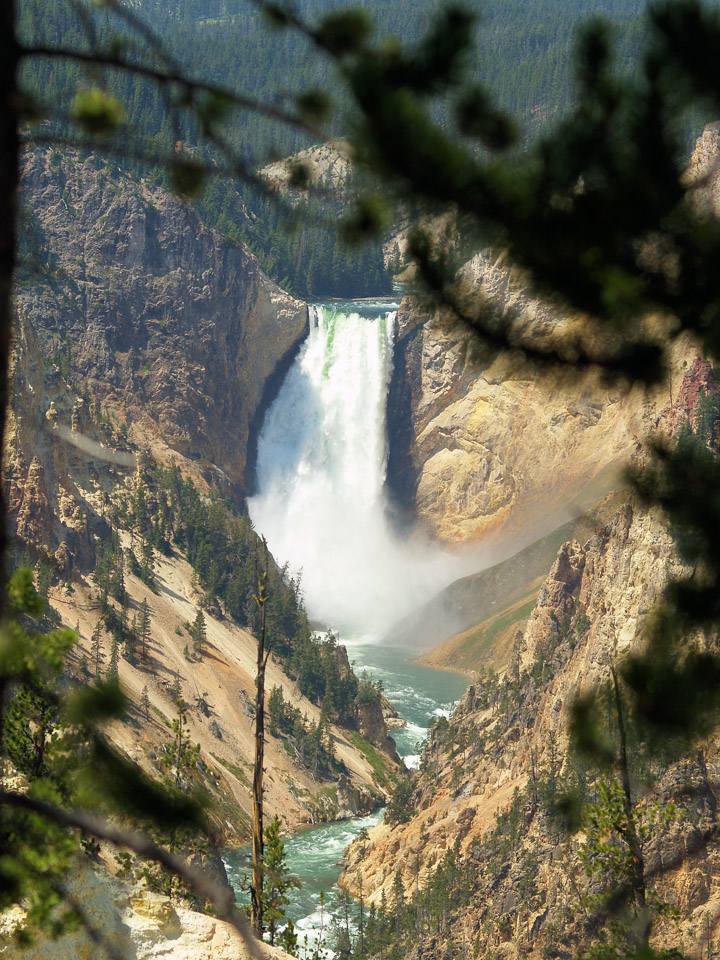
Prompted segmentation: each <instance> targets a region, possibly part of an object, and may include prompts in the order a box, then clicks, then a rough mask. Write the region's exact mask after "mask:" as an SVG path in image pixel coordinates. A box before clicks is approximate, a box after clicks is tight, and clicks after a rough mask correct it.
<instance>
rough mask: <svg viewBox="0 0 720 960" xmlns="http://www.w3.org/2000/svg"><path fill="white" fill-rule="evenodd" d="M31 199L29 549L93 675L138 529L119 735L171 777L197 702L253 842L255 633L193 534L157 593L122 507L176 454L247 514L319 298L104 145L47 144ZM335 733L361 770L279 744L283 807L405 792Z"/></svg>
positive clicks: (160, 572) (307, 816)
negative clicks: (315, 769) (212, 582)
mask: <svg viewBox="0 0 720 960" xmlns="http://www.w3.org/2000/svg"><path fill="white" fill-rule="evenodd" d="M22 209H23V217H24V221H25V222H24V229H23V243H22V253H23V259H22V263H21V269H20V276H19V283H18V291H17V298H16V299H17V321H16V328H15V336H14V344H13V353H12V360H11V370H10V383H11V395H12V396H11V405H10V410H9V413H8V425H7V442H6V450H5V468H4V483H5V491H6V496H7V500H8V504H9V514H10V523H11V528H12V533H13V534H14V535H15V557H16V560H17V561H19V562H21V563H26V564H28V563H29V564H31V565H36V571H40V570H41V569H44V570H46V571H49V574H48V577H49V581H50V586H49V588H48V587H47V584H46V589H47V592H48V599H49V603H50V606H51V608H52V612H53V615H54V616H55V617H56V618H57V620H58V621H60V622H63V623H64V624H66V625H68V626H70V627H72V628H74V629H76V630H77V632H78V644H77V645H76V647H75V648H74V650H73V652H72V653H71V655H70V673H71V675H72V678H73V680H74V681H77V680H78V679H81V680H84V681H88V680H89V679H90V678H91V677H92V676H94V675H95V673H96V672H97V665H96V664H94V663H93V658H94V655H93V648H92V643H93V640H92V638H93V635H94V634H95V632H96V630H99V631H100V640H101V655H100V670H101V672H102V671H104V670H105V669H106V668H107V666H108V662H109V660H110V656H111V651H112V649H113V639H112V634H113V630H112V629H111V625H110V621H107V620H106V614H107V610H104V609H103V603H101V602H100V600H99V596H100V590H99V587H98V582H97V578H95V579H93V574H92V572H91V571H93V569H94V568H95V566H96V563H97V562H98V559H99V557H100V556H101V555H102V554H103V552H104V551H106V550H107V549H108V548H109V547H110V545H111V544H112V543H113V542H114V541H117V540H119V549H120V553H121V555H122V556H123V561H122V565H123V574H122V575H123V592H124V595H125V598H126V604H125V607H124V609H123V610H122V611H121V610H120V606H119V605H118V604H117V602H116V600H113V599H112V598H111V599H110V600H109V601H108V600H106V601H105V605H106V606H107V604H108V603H109V604H110V608H111V609H110V614H112V613H113V610H114V611H115V614H116V616H121V617H125V618H126V621H125V627H126V628H127V627H129V626H130V618H132V617H135V618H137V616H138V615H139V614H138V611H139V610H140V607H141V605H142V604H143V603H146V604H147V605H148V609H149V616H150V624H151V628H150V636H149V638H148V640H147V646H146V649H145V650H144V653H143V656H142V657H137V656H131V655H128V654H127V651H126V653H125V655H123V656H120V657H119V661H118V670H119V677H120V681H121V684H122V686H123V689H124V690H125V691H126V692H127V694H128V697H129V701H130V704H131V706H130V708H129V713H128V716H127V717H126V718H125V720H124V721H123V722H122V723H116V724H114V725H113V728H112V730H111V735H112V738H113V740H114V742H115V743H116V744H117V745H118V746H120V747H121V749H122V750H123V751H124V752H125V753H126V754H127V755H129V756H130V757H131V758H132V759H134V760H135V761H136V762H137V763H138V764H139V765H140V766H141V767H142V768H143V769H144V770H145V771H146V772H147V773H149V774H150V775H152V776H163V775H164V774H163V763H164V759H167V758H166V757H165V747H166V745H167V741H168V735H169V734H168V731H169V730H171V729H172V723H173V721H175V720H177V718H178V704H177V699H178V697H182V699H183V700H184V701H185V703H186V704H187V705H188V717H187V723H188V730H189V734H190V736H191V738H192V741H193V742H194V743H197V744H199V745H200V749H201V757H202V763H201V764H200V766H199V767H198V775H199V776H200V779H201V780H202V786H203V788H204V789H206V790H207V791H208V793H209V794H210V795H211V796H212V797H213V799H214V801H215V803H216V806H217V808H216V811H215V814H214V822H215V824H216V826H217V829H218V832H219V835H220V836H221V837H222V838H223V840H224V842H226V843H237V842H240V840H242V839H243V838H245V837H246V835H247V827H248V822H249V816H250V806H251V804H250V781H251V779H252V762H253V756H254V739H253V712H254V698H255V669H256V663H255V658H256V643H257V641H256V639H255V637H254V636H253V634H252V633H251V631H250V630H249V629H244V628H242V627H241V626H240V625H239V624H238V623H235V622H234V621H233V620H232V619H231V618H230V617H229V616H228V615H227V612H226V610H225V609H224V608H223V605H222V604H221V603H220V602H219V601H218V600H217V598H215V599H214V601H212V602H208V598H207V596H205V590H204V588H203V584H201V583H200V581H199V579H198V576H197V574H196V573H195V572H194V571H193V569H192V567H191V565H190V564H189V563H188V561H187V557H186V556H184V554H183V551H182V545H181V544H175V546H171V545H170V544H169V542H168V543H167V544H166V548H165V551H164V552H163V551H160V550H156V551H151V553H154V556H153V565H154V575H153V578H152V584H151V585H149V583H148V582H147V581H144V580H143V579H142V577H141V576H140V570H139V569H138V568H137V556H138V555H139V551H140V549H141V547H140V539H141V538H140V535H139V533H138V532H137V531H135V530H134V529H133V531H130V530H129V529H128V525H127V524H126V525H125V526H123V523H122V520H121V517H122V515H123V510H125V509H126V505H127V503H129V502H130V501H131V500H132V497H133V496H134V491H137V490H138V489H139V488H143V485H144V484H146V485H147V486H145V487H144V488H143V489H144V490H146V491H147V490H152V488H153V474H152V468H153V465H154V464H160V465H167V464H168V463H170V462H171V461H173V462H174V463H175V464H176V465H177V467H178V468H179V471H180V474H181V475H182V476H183V477H184V478H186V479H189V480H191V481H192V483H193V484H194V485H195V487H196V488H198V489H199V490H200V491H201V493H204V494H207V495H208V496H209V497H213V498H215V502H216V503H217V508H218V509H219V510H223V509H224V507H222V506H221V505H222V504H223V503H224V502H225V501H226V498H227V501H229V502H230V503H232V502H233V501H234V502H235V504H236V505H238V506H241V505H242V503H243V500H244V491H245V489H246V487H247V485H248V483H250V482H252V481H251V474H252V453H251V451H252V446H253V442H252V441H253V431H256V430H258V429H259V427H260V425H261V422H262V416H263V413H264V409H265V408H266V406H267V404H268V403H269V402H270V400H271V399H272V395H273V390H276V389H277V387H278V386H279V383H278V381H279V380H281V378H282V375H283V373H284V370H285V369H286V368H287V365H288V364H289V362H290V360H291V358H292V356H293V355H294V352H295V350H296V349H297V348H298V346H299V343H300V341H301V340H302V338H303V336H304V334H305V331H306V328H307V307H306V305H305V304H303V303H301V302H299V301H296V300H294V299H292V298H291V297H290V296H288V295H287V294H286V293H284V292H283V291H282V290H281V289H280V288H279V287H277V286H276V285H275V284H274V283H273V282H272V281H271V280H269V278H268V277H267V276H265V274H264V273H263V272H262V270H261V269H260V268H259V266H258V264H257V262H256V261H255V260H254V258H253V257H252V256H251V255H250V254H249V252H248V251H247V250H246V249H245V248H244V247H242V246H233V245H229V244H227V243H226V242H225V241H224V240H223V238H222V237H220V236H218V235H217V234H215V233H213V232H211V231H209V230H207V229H205V227H203V225H202V223H201V222H200V221H199V220H198V218H197V215H196V214H195V212H194V211H193V209H192V208H191V207H188V206H187V205H186V204H184V203H183V202H181V201H180V200H179V199H178V198H176V197H174V196H172V195H171V194H169V193H168V192H167V191H165V190H163V189H162V188H161V187H158V186H156V185H154V184H152V183H149V182H147V181H141V182H137V181H134V180H132V179H131V178H129V177H127V176H125V175H124V174H122V173H120V171H118V170H117V168H115V167H114V166H113V165H112V164H108V163H107V162H105V161H101V160H100V159H98V158H96V157H94V156H90V157H80V156H78V155H77V154H74V153H69V154H64V155H62V156H61V155H60V154H59V153H56V152H54V151H47V150H43V151H37V152H33V153H31V154H29V155H28V156H27V157H26V159H25V166H24V173H23V202H22ZM237 212H238V215H239V216H240V215H244V212H243V211H242V210H238V211H237ZM155 496H156V493H155V492H151V493H150V497H151V500H152V503H153V504H154V506H153V509H158V510H159V509H160V506H159V503H158V502H156V500H155V499H153V498H155ZM227 516H229V514H227ZM133 551H134V552H133ZM133 557H134V558H135V559H134V560H133ZM116 599H117V598H116ZM203 608H204V616H205V620H206V625H207V653H206V655H204V656H202V657H195V656H193V654H192V653H191V652H190V651H189V648H192V646H193V641H192V637H191V635H190V632H189V625H190V624H191V623H192V622H193V621H194V619H195V617H196V615H197V613H198V611H199V610H200V609H203ZM117 646H118V644H117V642H115V648H117ZM273 686H279V687H280V688H281V689H282V690H283V691H284V695H285V698H286V700H287V701H288V702H291V703H292V704H293V706H294V707H296V708H297V709H299V710H300V712H301V714H302V715H303V716H304V718H305V721H306V723H307V724H308V725H312V724H317V723H318V720H319V717H320V711H319V708H317V707H316V706H314V705H313V704H312V703H311V702H310V701H309V700H308V699H307V698H306V697H304V696H303V695H302V694H301V692H300V691H299V689H298V688H297V685H296V684H295V683H294V682H293V681H291V680H290V679H289V678H288V676H286V675H285V673H284V672H283V670H282V669H281V666H280V664H279V663H278V662H275V661H274V660H272V659H271V661H270V663H269V665H268V675H267V690H268V695H269V693H270V691H271V690H272V689H273ZM144 697H145V698H146V705H145V707H143V706H142V702H143V698H144ZM381 725H382V731H380V733H378V738H379V739H381V740H382V743H383V744H384V739H382V737H384V738H386V736H387V728H386V727H385V726H384V722H382V718H381ZM376 732H377V731H376ZM380 734H382V737H381V736H380ZM327 735H328V736H329V737H330V738H332V739H333V740H334V744H335V750H336V755H337V757H338V758H339V759H340V760H341V762H342V763H343V764H344V773H342V774H340V775H339V776H336V777H335V778H334V779H333V780H332V782H329V783H328V782H326V783H323V782H321V781H320V780H318V779H317V778H314V777H313V776H311V774H310V772H309V770H308V768H307V767H306V766H304V765H303V764H302V763H300V761H299V759H298V758H297V757H294V756H293V757H291V756H289V755H288V747H289V745H288V744H286V743H284V742H283V741H282V740H281V739H280V738H279V737H273V736H270V737H268V741H269V742H268V746H267V756H268V763H269V768H270V770H269V774H268V776H267V778H266V803H267V810H268V813H269V814H270V815H273V814H275V813H277V814H278V815H281V816H282V817H283V818H284V821H285V823H286V824H287V825H288V826H289V827H292V828H294V827H295V826H297V825H298V824H300V823H307V822H311V821H317V820H326V819H333V818H343V817H349V816H353V815H355V814H357V813H364V812H368V811H369V810H371V809H372V808H373V807H374V806H375V805H376V804H377V803H378V802H381V801H382V800H383V799H385V798H386V797H387V784H388V783H389V782H390V780H391V779H392V775H393V774H392V772H391V771H392V770H393V769H395V766H396V765H395V764H394V763H393V761H392V760H391V759H390V758H387V764H388V770H389V771H390V780H386V781H383V782H384V784H385V785H384V786H382V785H379V784H378V782H377V777H376V772H377V771H376V769H374V768H373V766H372V765H371V763H370V762H369V761H368V759H367V757H365V756H364V755H363V754H362V753H361V752H360V751H359V750H357V749H356V748H355V747H354V746H353V745H352V744H351V742H350V738H349V735H348V731H347V730H342V729H340V728H333V729H332V730H331V731H328V734H327ZM381 745H382V744H381ZM393 752H394V749H393ZM384 762H385V761H384V760H383V759H382V758H380V759H378V760H377V763H376V766H377V769H380V768H382V767H383V764H384Z"/></svg>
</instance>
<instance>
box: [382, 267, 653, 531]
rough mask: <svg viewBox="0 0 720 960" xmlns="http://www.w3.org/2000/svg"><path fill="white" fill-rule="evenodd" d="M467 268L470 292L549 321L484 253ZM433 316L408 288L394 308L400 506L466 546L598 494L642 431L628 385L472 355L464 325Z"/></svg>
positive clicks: (526, 526) (548, 520) (637, 401)
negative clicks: (541, 371)
mask: <svg viewBox="0 0 720 960" xmlns="http://www.w3.org/2000/svg"><path fill="white" fill-rule="evenodd" d="M466 273H467V275H468V276H469V277H470V278H471V281H472V283H473V284H474V285H475V287H476V289H477V291H478V294H479V293H480V292H481V291H482V292H484V293H489V294H490V295H491V296H493V297H497V298H498V300H499V302H500V304H501V306H502V308H503V309H508V310H509V309H514V310H518V311H520V312H521V314H523V315H524V316H525V318H526V322H527V323H529V324H532V325H534V326H536V327H537V328H538V329H542V328H543V327H544V326H547V325H548V324H551V323H552V322H553V317H552V315H551V314H550V312H549V310H548V308H546V307H545V306H543V305H541V304H538V303H536V302H534V301H531V300H530V299H529V298H528V297H527V295H526V294H525V293H524V292H523V289H522V287H521V286H520V285H519V284H516V283H515V282H514V281H513V278H512V275H511V273H510V271H508V269H507V267H506V266H505V265H504V264H503V263H502V262H493V261H492V260H491V258H490V256H489V255H488V254H482V255H479V256H478V257H476V258H475V260H473V261H472V262H471V263H470V264H468V266H467V268H466ZM440 319H441V318H439V317H438V316H437V315H432V316H431V315H428V314H427V313H426V312H424V310H423V307H422V305H421V303H420V301H418V300H416V299H414V298H412V297H408V298H406V300H404V301H403V303H402V305H401V307H400V310H399V311H398V345H397V350H396V365H395V375H394V380H393V384H392V386H391V390H390V400H389V408H388V409H389V412H388V422H389V428H390V436H391V457H390V466H389V481H390V487H391V493H392V496H393V499H394V501H395V502H396V503H398V504H400V508H401V510H402V511H403V512H404V513H405V516H406V517H407V518H410V519H411V520H414V521H417V522H419V524H420V526H421V527H422V528H424V529H425V530H427V531H429V532H430V533H432V535H433V536H435V537H436V538H437V539H438V540H440V541H443V542H445V543H448V544H473V543H477V542H480V541H483V540H485V539H487V538H492V537H493V536H497V535H500V534H501V535H502V537H504V538H512V537H514V536H518V535H521V533H522V531H523V530H526V531H530V530H532V531H533V532H535V533H537V534H538V535H540V534H541V533H544V532H547V531H548V530H549V529H552V526H553V525H554V526H557V525H559V524H560V523H562V522H563V521H564V520H565V519H567V514H566V513H565V512H564V507H565V506H566V505H567V504H569V503H570V502H571V501H572V500H573V499H574V498H576V497H581V498H582V497H584V496H586V497H588V498H589V500H590V501H591V502H594V501H595V500H597V499H598V496H599V495H600V494H601V493H602V491H603V489H607V488H608V486H609V485H610V484H611V483H612V478H613V477H614V475H615V473H616V471H617V469H618V467H619V466H620V464H622V463H623V462H624V461H625V460H626V459H627V457H628V456H629V455H630V454H631V453H632V451H633V450H634V449H635V447H636V445H637V437H638V436H639V435H641V431H642V421H643V415H644V413H645V410H644V407H643V400H642V396H641V394H640V392H639V390H628V389H623V388H615V389H608V388H607V387H606V386H603V385H602V384H601V383H600V381H599V378H598V377H597V376H595V375H589V376H586V377H583V378H577V377H573V376H571V375H569V374H563V373H560V372H554V373H553V372H550V373H545V374H543V375H538V373H537V372H534V371H532V370H530V369H528V368H527V367H524V366H522V365H521V364H520V363H519V362H518V361H516V360H513V359H510V358H508V357H499V358H495V359H491V358H488V359H483V357H482V355H479V356H478V355H477V353H474V352H473V350H472V345H471V342H470V340H469V338H468V336H467V334H466V333H465V332H464V331H463V330H461V329H459V328H457V326H455V327H453V326H452V325H448V324H447V323H445V324H443V323H440V322H438V321H439V320H440ZM593 485H596V486H597V487H598V492H597V494H595V493H593V490H592V488H593Z"/></svg>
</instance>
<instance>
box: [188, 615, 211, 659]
mask: <svg viewBox="0 0 720 960" xmlns="http://www.w3.org/2000/svg"><path fill="white" fill-rule="evenodd" d="M189 633H190V636H191V637H192V642H193V653H194V654H195V656H196V657H202V655H203V652H204V651H203V647H204V646H205V643H206V641H207V627H206V625H205V615H204V614H203V612H202V610H200V609H198V612H197V614H196V616H195V619H194V620H193V622H192V624H191V626H190V630H189Z"/></svg>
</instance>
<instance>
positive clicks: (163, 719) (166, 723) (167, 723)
mask: <svg viewBox="0 0 720 960" xmlns="http://www.w3.org/2000/svg"><path fill="white" fill-rule="evenodd" d="M150 709H151V710H152V712H153V713H154V714H155V715H156V716H157V717H159V718H160V720H162V722H163V723H164V724H165V726H166V727H168V728H169V729H170V730H172V724H171V723H170V721H169V720H168V718H167V717H166V716H165V714H164V713H163V712H162V711H161V710H158V708H157V707H154V706H152V704H151V705H150Z"/></svg>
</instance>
